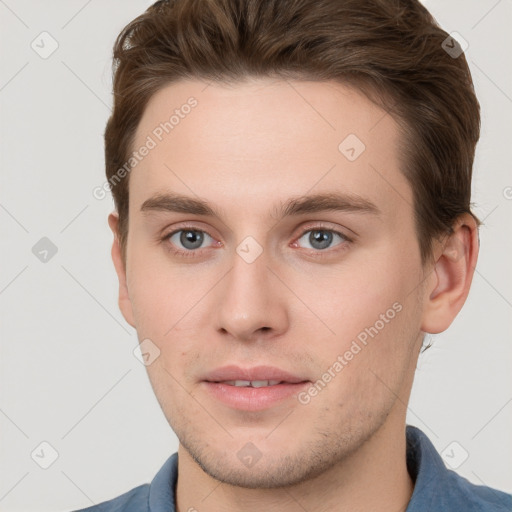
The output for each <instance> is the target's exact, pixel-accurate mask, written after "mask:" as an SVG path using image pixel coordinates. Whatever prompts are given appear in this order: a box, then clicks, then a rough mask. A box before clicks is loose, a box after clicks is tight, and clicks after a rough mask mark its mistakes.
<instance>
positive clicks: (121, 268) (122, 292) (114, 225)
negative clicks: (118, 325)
mask: <svg viewBox="0 0 512 512" xmlns="http://www.w3.org/2000/svg"><path fill="white" fill-rule="evenodd" d="M108 225H109V226H110V229H111V230H112V233H114V242H113V244H112V251H111V254H112V261H113V262H114V267H115V269H116V273H117V277H118V279H119V298H118V304H119V309H120V310H121V313H122V314H123V316H124V319H125V320H126V321H127V322H128V323H129V324H130V325H131V326H132V327H135V322H134V321H133V310H132V303H131V300H130V296H129V293H128V286H127V283H126V266H125V262H124V261H123V258H122V255H121V244H120V242H119V214H118V213H117V212H112V213H111V214H110V215H109V216H108Z"/></svg>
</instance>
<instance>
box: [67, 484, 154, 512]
mask: <svg viewBox="0 0 512 512" xmlns="http://www.w3.org/2000/svg"><path fill="white" fill-rule="evenodd" d="M149 487H150V486H149V484H144V485H139V486H138V487H135V488H134V489H132V490H131V491H128V492H126V493H124V494H121V496H118V497H117V498H113V499H111V500H108V501H104V502H102V503H99V504H98V505H93V506H92V507H87V508H82V509H80V510H76V511H74V512H146V511H149V505H148V502H149Z"/></svg>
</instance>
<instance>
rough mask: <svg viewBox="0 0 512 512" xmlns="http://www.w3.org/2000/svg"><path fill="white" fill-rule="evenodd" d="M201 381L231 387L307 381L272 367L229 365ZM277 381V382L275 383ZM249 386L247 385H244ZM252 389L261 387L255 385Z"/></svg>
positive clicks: (214, 371) (209, 374)
mask: <svg viewBox="0 0 512 512" xmlns="http://www.w3.org/2000/svg"><path fill="white" fill-rule="evenodd" d="M203 380H205V381H207V382H224V383H230V384H231V385H236V384H234V383H235V382H245V383H261V382H269V383H270V382H272V384H270V385H275V384H279V383H288V384H297V383H299V382H306V381H308V379H307V378H305V377H303V376H299V375H294V374H292V373H290V372H287V371H285V370H281V369H280V368H276V367H274V366H254V367H252V368H240V367H239V366H235V365H230V366H223V367H221V368H217V369H215V370H213V371H211V372H209V373H208V374H206V375H205V376H204V378H203ZM276 381H277V382H276ZM244 385H246V386H247V385H249V384H244ZM253 387H262V386H261V385H259V386H258V385H255V386H253Z"/></svg>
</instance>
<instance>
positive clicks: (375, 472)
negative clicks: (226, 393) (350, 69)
mask: <svg viewBox="0 0 512 512" xmlns="http://www.w3.org/2000/svg"><path fill="white" fill-rule="evenodd" d="M299 93H300V94H299ZM190 96H193V97H194V98H196V99H197V102H198V104H197V106H196V107H195V108H194V109H193V110H192V111H191V113H190V114H189V115H188V116H185V117H184V118H183V119H180V122H179V124H178V125H177V126H176V127H175V128H174V129H173V130H172V132H170V133H169V134H168V135H166V136H165V137H164V138H163V140H162V141H161V142H159V143H158V144H157V146H156V147H155V148H154V149H152V150H151V151H150V152H149V154H148V155H147V156H146V157H145V158H144V159H143V160H142V161H141V162H140V163H139V164H138V165H137V166H136V167H134V168H133V170H132V171H131V173H130V176H129V180H130V184H129V190H130V202H129V232H128V233H129V234H128V241H127V252H126V255H127V256H126V261H123V259H122V257H121V250H120V246H119V241H118V238H117V233H118V217H117V214H116V213H115V212H113V213H112V214H111V215H110V216H109V224H110V227H111V229H112V231H113V233H114V235H116V236H115V239H114V243H113V247H112V257H113V261H114V264H115V268H116V271H117V274H118V277H119V285H120V286H119V306H120V309H121V311H122V313H123V315H124V317H125V319H126V320H127V322H128V323H129V324H130V325H132V326H133V327H135V328H136V330H137V334H138V337H139V340H144V339H146V338H149V339H150V340H151V341H152V343H154V344H155V345H156V346H157V347H158V348H159V350H160V356H159V357H158V358H156V359H155V360H154V362H152V363H151V364H150V365H149V366H148V367H147V370H148V375H149V378H150V381H151V384H152V386H153V389H154V392H155V394H156V397H157V399H158V401H159V403H160V405H161V407H162V410H163V412H164V414H165V416H166V418H167V420H168V422H169V424H170V425H171V427H172V429H173V430H174V431H175V432H176V435H177V437H178V439H179V442H180V444H179V450H178V453H179V467H178V472H179V477H178V482H177V509H178V510H179V511H180V512H185V511H189V510H191V509H192V510H198V511H202V510H208V511H209V512H216V511H235V510H244V511H249V512H250V511H253V510H254V511H256V510H267V511H274V510H276V511H277V510H279V511H281V512H283V511H284V512H287V511H296V510H298V509H300V508H301V507H302V508H303V509H305V510H311V511H312V510H315V511H324V510H325V511H327V510H329V511H348V510H350V511H358V510H380V511H392V512H397V511H398V510H405V508H406V506H407V503H408V501H409V499H410V497H411V494H412V491H413V482H412V481H411V478H410V477H409V475H408V473H407V468H406V464H405V418H406V404H407V403H408V400H409V395H410V391H411V387H412V382H413V377H414V370H415V367H416V362H417V358H418V355H419V352H420V349H421V343H422V338H423V335H424V333H425V332H427V333H438V332H442V331H443V330H445V329H446V328H447V327H448V326H449V325H450V324H451V322H452V321H453V319H454V318H455V316H456V315H457V313H458V312H459V310H460V308H461V307H462V305H463V303H464V301H465V299H466V297H467V294H468V291H469V287H470V283H471V279H472V276H473V269H474V267H475V264H476V258H477V252H478V235H477V227H476V225H475V222H474V221H473V219H472V217H471V216H469V215H468V216H462V217H461V218H460V219H459V220H458V221H457V223H456V224H455V225H454V233H453V235H451V236H450V237H446V238H445V239H443V240H441V241H436V244H435V249H434V258H433V261H432V263H430V264H427V265H425V266H423V265H422V263H421V258H420V250H419V244H418V239H417V235H416V231H415V225H414V221H413V219H414V217H413V206H412V205H413V197H412V189H411V186H410V185H409V183H408V182H407V181H406V179H405V178H404V176H403V175H402V173H401V172H400V165H401V162H400V158H399V153H398V150H397V147H398V142H399V131H398V125H397V124H396V122H395V121H394V120H393V118H391V117H390V116H389V115H385V112H384V111H383V110H381V109H380V108H379V107H377V106H376V105H374V104H373V103H372V102H370V101H369V100H368V99H367V98H366V97H365V96H364V95H362V94H360V93H359V92H358V91H356V90H354V89H352V88H350V87H348V86H345V85H342V84H339V83H333V82H323V83H319V82H298V81H295V82H286V81H284V80H283V81H280V80H270V79H258V80H256V79H251V80H248V81H246V82H243V83H242V82H240V83H237V84H234V85H229V86H228V85H226V84H222V85H221V84H210V85H209V86H206V84H205V83H203V82H200V81H182V82H177V83H174V84H172V85H169V86H167V87H165V88H164V89H162V90H160V91H159V92H158V93H156V94H155V95H154V96H153V97H152V99H151V100H150V102H149V104H148V105H147V108H146V110H145V113H144V116H143V118H142V120H141V122H140V124H139V126H138V129H137V133H136V137H135V141H134V148H138V147H140V146H141V145H143V144H144V141H145V140H146V138H147V136H148V135H150V134H151V133H152V131H153V130H154V129H155V127H156V126H158V125H159V124H160V123H161V122H162V121H164V120H166V119H168V118H169V116H170V115H171V114H172V111H173V110H174V109H175V108H179V107H180V105H183V104H184V103H186V101H187V99H188V98H189V97H190ZM305 100H306V101H305ZM348 134H356V135H357V137H358V138H359V139H361V140H362V141H364V144H365V145H366V149H365V151H364V152H363V153H361V155H360V156H359V157H358V158H357V159H356V160H355V161H352V162H351V161H349V160H348V159H347V158H345V156H344V155H343V154H342V153H341V152H340V151H339V150H338V145H339V144H340V142H341V141H343V140H344V139H345V137H346V136H347V135H348ZM333 191H334V192H339V193H343V194H351V195H352V196H355V195H357V196H359V197H361V198H364V199H365V200H367V201H371V202H372V203H374V205H376V207H377V208H378V210H379V212H380V213H379V214H378V215H375V214H373V213H369V212H353V211H352V212H348V211H323V212H316V213H306V214H303V215H300V216H297V217H285V218H280V217H279V216H278V215H277V214H276V210H275V208H276V205H279V203H280V202H285V201H286V200H288V199H289V198H290V197H295V196H299V195H303V194H314V193H323V192H333ZM165 192H167V193H169V192H174V193H179V194H183V195H187V196H189V197H193V198H201V199H204V200H205V201H208V202H209V203H210V204H211V205H213V206H214V207H215V208H216V209H217V210H218V211H219V213H220V217H208V216H204V215H198V214H188V213H176V212H169V211H161V210H160V211H141V206H142V204H143V203H144V202H145V201H146V200H147V199H149V198H151V197H153V196H154V195H155V194H158V193H165ZM184 222H185V223H186V226H184V225H183V223H184ZM186 228H189V229H191V228H193V229H196V230H203V231H204V232H206V233H207V234H208V235H209V236H208V235H205V237H204V241H203V244H202V245H201V246H200V248H199V249H194V248H193V247H192V249H190V247H191V244H190V243H189V244H188V245H183V241H182V242H181V243H180V238H179V235H180V234H179V233H178V235H175V236H173V237H172V239H169V238H167V239H166V238H165V235H167V234H169V233H171V232H173V231H176V230H178V229H186ZM307 229H309V230H310V231H307ZM315 229H316V230H324V231H322V233H325V230H327V236H329V235H328V233H332V231H329V230H334V231H336V232H339V233H341V234H342V235H344V237H346V238H342V237H339V236H337V235H333V237H332V239H329V240H328V242H327V247H326V248H319V245H318V244H316V245H315V240H314V239H313V240H311V237H310V234H311V230H312V231H314V230H315ZM304 233H306V234H305V235H304ZM248 236H251V237H253V238H254V239H255V240H256V241H257V243H258V244H259V245H260V247H261V248H262V249H263V252H262V253H261V255H260V256H259V257H258V258H257V259H256V260H255V261H254V262H252V263H247V262H246V261H245V260H244V259H243V258H242V257H240V256H239V254H237V252H236V248H237V246H238V245H239V244H240V243H241V242H242V241H243V240H244V239H245V238H246V237H248ZM329 241H330V245H329ZM185 243H186V240H185ZM173 249H174V250H182V251H187V250H188V252H189V254H190V253H194V254H195V257H185V256H182V255H179V254H176V253H173V252H172V250H173ZM395 303H399V304H400V306H401V310H400V312H399V313H397V314H396V315H395V316H394V318H393V319H392V320H390V321H389V322H387V323H386V324H385V327H384V328H383V329H381V330H379V332H378V335H377V336H375V337H374V338H373V339H369V341H368V343H367V345H366V346H364V347H363V348H362V350H361V351H360V352H358V353H357V355H355V356H354V357H353V358H352V359H351V360H350V361H348V364H346V366H344V367H343V369H342V371H340V372H339V373H337V374H336V376H335V377H334V378H332V379H331V381H330V382H329V383H328V384H327V386H325V388H324V389H322V390H321V392H319V393H318V394H317V395H316V396H314V397H313V398H311V400H310V402H309V403H307V404H301V403H300V402H299V401H298V400H297V398H296V397H291V398H289V399H286V400H285V401H283V402H282V403H280V404H278V405H275V406H272V407H270V408H268V409H265V410H263V411H257V412H254V411H252V412H251V411H240V410H235V409H233V408H231V407H229V406H227V405H225V404H223V403H221V402H219V401H218V400H217V399H215V398H213V397H212V396H211V395H209V394H208V393H207V392H206V390H205V388H204V383H202V382H201V380H202V378H203V377H204V375H205V373H206V372H208V371H210V370H213V369H214V368H218V367H220V366H223V365H226V364H236V365H238V366H241V367H251V366H255V365H259V364H261V365H272V366H277V367H279V368H282V369H284V370H286V371H288V372H290V373H293V374H296V375H299V376H301V377H304V378H306V379H308V380H310V381H311V382H316V381H317V380H318V379H319V378H321V377H322V375H323V374H324V373H325V372H326V370H327V369H328V368H330V367H332V365H333V363H334V362H335V361H336V360H337V358H338V356H339V355H343V354H344V353H345V352H346V351H347V350H348V349H349V348H350V346H351V343H352V341H353V340H354V339H356V337H357V335H358V334H359V333H361V332H362V331H364V329H365V328H366V327H369V326H373V325H375V323H376V321H377V320H379V318H381V317H380V315H382V314H385V313H386V311H387V310H389V308H391V307H392V305H393V304H395ZM248 442H251V443H253V444H254V445H255V446H256V447H257V450H258V451H259V453H261V458H260V460H259V461H258V462H257V463H256V464H255V465H253V466H252V467H250V468H248V467H246V466H245V465H243V464H242V463H241V461H240V459H239V458H238V457H237V453H238V452H239V450H240V449H241V448H242V447H244V445H246V443H248ZM203 500H204V501H203Z"/></svg>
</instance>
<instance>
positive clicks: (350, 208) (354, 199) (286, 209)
mask: <svg viewBox="0 0 512 512" xmlns="http://www.w3.org/2000/svg"><path fill="white" fill-rule="evenodd" d="M140 210H141V212H146V213H150V212H157V211H164V212H175V213H187V214H191V215H204V216H207V217H217V218H221V217H222V215H221V212H220V211H219V210H217V209H216V208H215V207H214V206H212V205H210V204H209V203H208V202H207V201H205V200H203V199H196V198H194V197H190V196H184V195H180V194H174V193H166V194H157V195H155V196H153V197H151V198H149V199H147V200H146V201H144V203H143V204H142V206H141V208H140ZM273 211H274V214H275V216H276V217H277V218H278V219H279V218H281V219H282V218H284V217H289V216H298V215H303V214H307V213H318V212H324V211H342V212H351V213H363V214H372V215H377V216H378V215H380V213H381V212H380V210H379V208H378V207H377V206H376V205H375V204H374V203H372V202H371V201H369V200H368V199H365V198H363V197H361V196H358V195H355V194H340V193H324V194H313V195H304V196H298V197H292V198H290V199H288V200H287V201H285V202H284V203H283V202H281V203H279V204H278V205H277V206H276V207H274V210H273Z"/></svg>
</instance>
